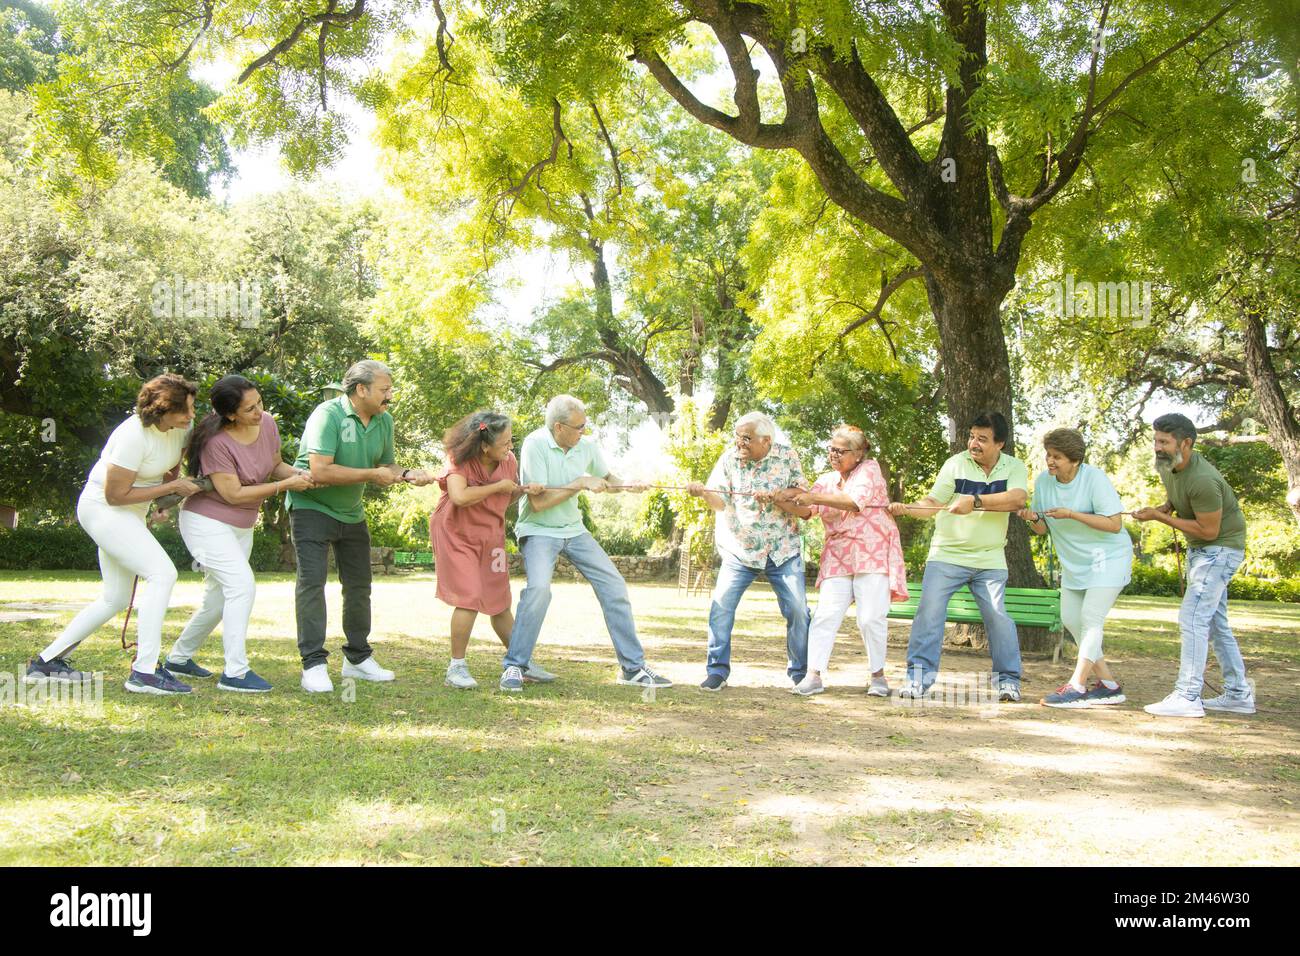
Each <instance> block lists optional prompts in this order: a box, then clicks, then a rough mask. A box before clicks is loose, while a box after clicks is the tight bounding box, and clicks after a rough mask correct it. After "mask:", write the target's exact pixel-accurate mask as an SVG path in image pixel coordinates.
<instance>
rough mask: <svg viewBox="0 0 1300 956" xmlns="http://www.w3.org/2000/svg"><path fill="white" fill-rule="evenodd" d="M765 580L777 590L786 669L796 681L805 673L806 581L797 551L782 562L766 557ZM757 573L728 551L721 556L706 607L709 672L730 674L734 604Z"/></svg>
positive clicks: (807, 614)
mask: <svg viewBox="0 0 1300 956" xmlns="http://www.w3.org/2000/svg"><path fill="white" fill-rule="evenodd" d="M762 572H763V573H765V574H766V575H767V583H768V584H770V585H772V590H773V591H774V592H775V593H776V603H777V606H778V607H779V608H780V609H781V614H782V615H783V616H784V617H785V650H786V657H787V660H786V669H785V672H786V673H787V674H789V675H790V679H791V680H793V681H795V682H796V683H798V682H799V681H801V680H803V678H804V675H805V674H807V673H808V622H809V621H810V620H811V619H812V612H811V611H809V610H808V581H807V578H806V577H805V576H804V567H803V557H802V556H801V555H798V554H796V555H795V556H794V557H793V558H791V559H790V560H789V561H786V562H785V563H784V564H773V563H772V559H771V558H769V559H768V561H767V566H766V567H764V568H763V569H762ZM758 575H759V569H758V568H750V567H746V566H745V565H743V564H741V563H740V562H739V561H737V560H736V559H735V558H733V557H732V556H731V555H729V554H724V555H723V556H722V567H721V568H720V569H719V570H718V583H717V586H716V587H714V589H713V603H712V604H711V605H710V606H709V655H708V660H707V667H708V672H709V673H710V674H716V675H718V676H719V677H722V678H726V677H727V675H728V674H730V673H731V629H732V627H733V626H734V625H735V623H736V607H737V606H738V605H739V604H740V597H741V595H743V594H744V593H745V590H746V589H747V588H748V587H749V586H750V585H751V584H753V583H754V579H755V578H757V577H758Z"/></svg>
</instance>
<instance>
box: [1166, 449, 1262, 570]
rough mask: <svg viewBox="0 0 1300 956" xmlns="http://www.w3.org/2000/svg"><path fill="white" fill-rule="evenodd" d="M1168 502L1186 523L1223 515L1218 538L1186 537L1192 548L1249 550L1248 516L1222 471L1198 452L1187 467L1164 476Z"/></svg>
mask: <svg viewBox="0 0 1300 956" xmlns="http://www.w3.org/2000/svg"><path fill="white" fill-rule="evenodd" d="M1160 480H1161V481H1163V482H1164V485H1165V493H1166V494H1168V495H1169V503H1170V504H1172V505H1173V506H1174V514H1175V515H1177V516H1178V517H1180V518H1183V519H1184V520H1188V521H1190V520H1194V519H1195V518H1196V516H1197V515H1204V514H1210V513H1212V512H1215V511H1222V512H1223V519H1222V521H1220V522H1219V536H1218V537H1217V538H1215V539H1214V540H1213V541H1205V540H1203V539H1201V538H1193V537H1192V536H1191V535H1190V534H1189V535H1188V536H1187V546H1188V547H1189V548H1236V549H1237V550H1239V551H1245V550H1246V516H1245V515H1244V514H1242V513H1241V506H1240V505H1239V504H1237V496H1236V494H1234V493H1233V490H1232V489H1231V488H1230V487H1229V486H1228V483H1227V482H1226V481H1224V479H1223V475H1221V474H1219V469H1217V468H1215V467H1214V466H1213V465H1211V464H1210V463H1209V462H1208V461H1206V460H1205V459H1204V458H1202V457H1201V455H1200V453H1199V452H1192V457H1191V459H1190V460H1189V461H1188V462H1187V467H1186V468H1184V469H1183V470H1182V471H1171V472H1170V473H1169V474H1168V475H1161V476H1160Z"/></svg>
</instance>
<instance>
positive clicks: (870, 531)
mask: <svg viewBox="0 0 1300 956" xmlns="http://www.w3.org/2000/svg"><path fill="white" fill-rule="evenodd" d="M812 490H813V492H814V493H815V494H819V495H848V496H849V498H851V499H852V500H853V503H854V504H856V505H857V506H858V507H859V508H861V509H862V510H861V511H858V512H856V513H855V512H852V511H844V510H842V509H840V508H831V507H828V506H826V505H813V506H812V510H813V514H817V515H820V516H821V519H822V524H823V525H825V527H826V546H825V547H824V548H823V549H822V560H821V567H820V568H819V569H818V572H817V586H818V587H821V583H822V582H823V581H825V580H826V579H827V578H835V577H842V576H846V575H854V574H887V575H889V598H890V600H891V601H906V600H907V572H906V569H905V567H904V565H903V542H902V539H901V538H900V537H899V534H898V525H896V524H894V519H893V518H892V517H891V516H890V514H889V512H888V511H886V510H885V509H884V508H866V507H863V506H864V505H887V504H889V491H888V489H887V488H886V487H885V479H884V476H883V475H881V473H880V465H879V464H877V463H876V462H875V461H873V460H871V459H869V458H868V459H866V460H864V461H863V462H861V463H860V464H859V465H858V467H856V468H854V469H853V470H852V471H851V472H849V474H848V476H847V477H844V478H841V477H840V473H839V472H838V471H828V472H826V474H824V475H822V476H821V477H820V478H818V479H817V482H816V484H814V485H813V487H812Z"/></svg>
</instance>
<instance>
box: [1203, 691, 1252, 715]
mask: <svg viewBox="0 0 1300 956" xmlns="http://www.w3.org/2000/svg"><path fill="white" fill-rule="evenodd" d="M1201 706H1202V707H1204V708H1205V709H1206V710H1219V711H1224V712H1225V713H1229V714H1253V713H1254V712H1255V697H1254V695H1251V696H1250V697H1229V696H1228V695H1227V694H1220V695H1219V696H1218V697H1211V698H1210V699H1209V700H1202V701H1201Z"/></svg>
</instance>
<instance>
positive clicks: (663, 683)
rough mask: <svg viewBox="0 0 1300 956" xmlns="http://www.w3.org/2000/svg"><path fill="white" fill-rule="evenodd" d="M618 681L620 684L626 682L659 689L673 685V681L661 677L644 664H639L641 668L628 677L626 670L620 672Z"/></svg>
mask: <svg viewBox="0 0 1300 956" xmlns="http://www.w3.org/2000/svg"><path fill="white" fill-rule="evenodd" d="M618 682H619V683H620V684H627V685H629V686H631V687H654V688H657V689H659V690H662V689H663V688H665V687H672V686H673V682H672V681H670V680H669V679H668V678H667V677H662V676H660V675H659V674H656V673H655V672H654V671H652V670H651V669H650V668H649V667H646V666H645V665H644V664H643V665H641V669H640V670H639V671H637V672H636V673H635V674H633V675H632V676H631V677H628V676H627V673H626V672H624V673H620V674H619V677H618Z"/></svg>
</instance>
